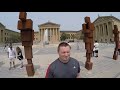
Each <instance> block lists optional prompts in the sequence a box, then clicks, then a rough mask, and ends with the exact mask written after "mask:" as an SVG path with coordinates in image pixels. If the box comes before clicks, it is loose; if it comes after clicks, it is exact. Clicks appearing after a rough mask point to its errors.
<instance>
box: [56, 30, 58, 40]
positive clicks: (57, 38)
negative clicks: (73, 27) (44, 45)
mask: <svg viewBox="0 0 120 90" xmlns="http://www.w3.org/2000/svg"><path fill="white" fill-rule="evenodd" d="M57 33H58V30H57V28H56V41H57V42H58V34H57Z"/></svg>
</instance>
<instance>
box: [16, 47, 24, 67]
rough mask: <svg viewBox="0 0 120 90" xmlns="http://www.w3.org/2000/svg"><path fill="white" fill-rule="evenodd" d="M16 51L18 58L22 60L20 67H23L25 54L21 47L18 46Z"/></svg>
mask: <svg viewBox="0 0 120 90" xmlns="http://www.w3.org/2000/svg"><path fill="white" fill-rule="evenodd" d="M16 52H17V59H19V61H20V65H21V66H20V68H21V69H22V68H23V55H22V50H21V49H20V47H16Z"/></svg>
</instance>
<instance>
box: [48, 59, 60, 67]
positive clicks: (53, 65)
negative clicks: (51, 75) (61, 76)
mask: <svg viewBox="0 0 120 90" xmlns="http://www.w3.org/2000/svg"><path fill="white" fill-rule="evenodd" d="M57 63H58V59H56V60H55V61H53V62H52V63H51V64H50V68H54V67H55V66H56V64H57Z"/></svg>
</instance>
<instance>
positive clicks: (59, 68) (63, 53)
mask: <svg viewBox="0 0 120 90" xmlns="http://www.w3.org/2000/svg"><path fill="white" fill-rule="evenodd" d="M70 50H71V46H70V45H69V44H68V43H66V42H62V43H60V44H59V45H58V49H57V52H58V55H59V58H57V59H56V60H55V61H53V62H52V63H51V64H50V65H49V66H48V69H47V72H46V76H45V77H46V78H79V77H80V64H79V62H78V61H77V60H76V59H74V58H72V57H70Z"/></svg>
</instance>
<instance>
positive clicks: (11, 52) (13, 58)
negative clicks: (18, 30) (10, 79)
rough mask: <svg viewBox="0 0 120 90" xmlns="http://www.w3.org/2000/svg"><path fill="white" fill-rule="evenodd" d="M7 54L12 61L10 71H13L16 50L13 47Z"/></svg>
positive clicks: (10, 47)
mask: <svg viewBox="0 0 120 90" xmlns="http://www.w3.org/2000/svg"><path fill="white" fill-rule="evenodd" d="M7 54H8V58H9V60H10V68H9V70H11V68H12V65H13V67H14V68H15V58H16V52H15V49H14V48H13V47H12V45H10V46H9V48H8V50H7ZM12 63H13V64H12Z"/></svg>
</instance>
